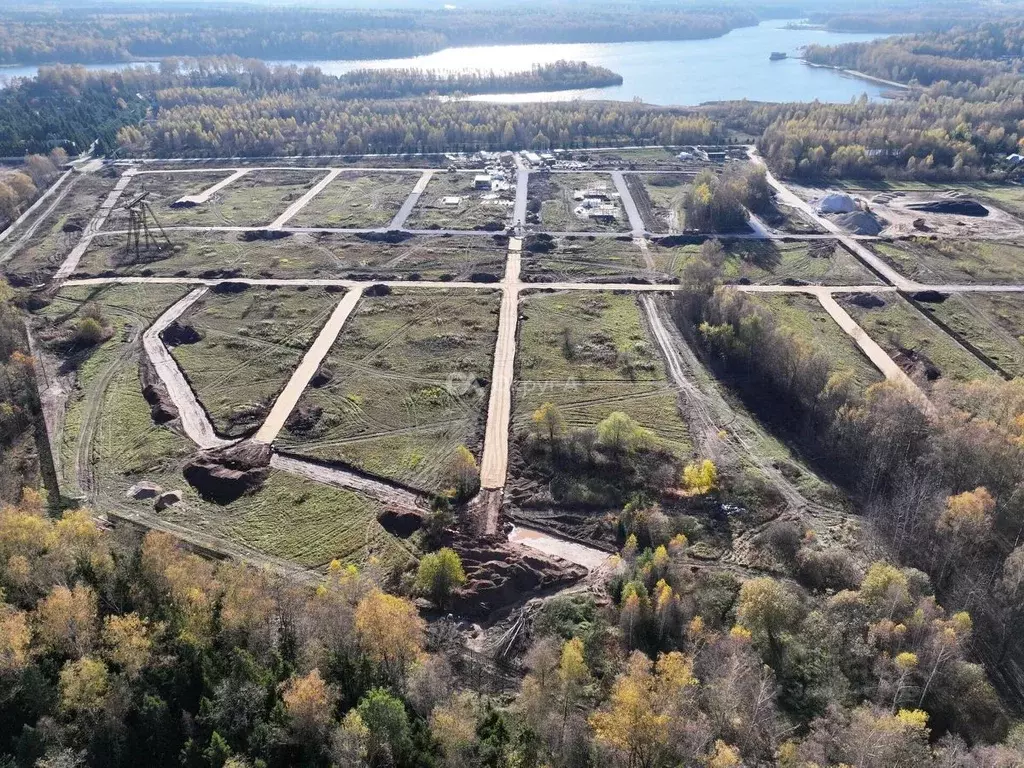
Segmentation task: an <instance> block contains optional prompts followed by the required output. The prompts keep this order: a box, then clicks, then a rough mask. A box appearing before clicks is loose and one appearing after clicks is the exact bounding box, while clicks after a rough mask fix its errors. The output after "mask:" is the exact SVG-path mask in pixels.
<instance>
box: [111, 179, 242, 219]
mask: <svg viewBox="0 0 1024 768" xmlns="http://www.w3.org/2000/svg"><path fill="white" fill-rule="evenodd" d="M230 175H231V171H223V172H216V173H210V172H201V173H140V174H136V175H135V176H134V177H132V180H131V181H130V182H128V186H127V187H125V190H124V193H123V194H122V195H121V199H120V200H119V201H118V205H117V207H115V208H114V210H112V211H111V212H110V216H108V217H107V221H106V224H104V226H103V228H104V229H106V230H108V231H110V230H120V229H127V228H128V212H127V211H126V210H125V209H124V208H122V207H121V206H122V205H124V204H125V203H127V202H129V201H131V200H133V199H134V198H136V197H138V196H139V195H141V194H143V193H145V194H146V202H148V203H149V204H150V206H151V207H152V208H153V213H154V215H155V216H156V218H157V221H159V222H160V224H162V225H163V226H165V227H172V226H187V225H191V224H194V223H196V222H198V221H199V220H200V219H201V218H202V217H203V216H205V215H206V214H205V213H204V210H205V208H206V206H197V207H195V208H172V207H171V206H172V205H173V204H174V203H176V202H177V201H178V200H180V199H181V198H183V197H185V196H186V195H198V194H199V193H200V192H202V191H204V190H206V189H209V188H210V187H212V186H213V185H214V184H216V183H217V182H220V181H223V180H224V179H226V178H227V177H228V176H230ZM242 178H245V177H244V176H243V177H242ZM239 181H241V179H239ZM211 202H212V201H211ZM208 205H210V203H207V206H208Z"/></svg>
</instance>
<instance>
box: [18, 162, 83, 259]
mask: <svg viewBox="0 0 1024 768" xmlns="http://www.w3.org/2000/svg"><path fill="white" fill-rule="evenodd" d="M74 173H75V170H74V169H73V168H72V169H71V170H70V171H65V172H64V174H62V175H61V176H60V178H58V179H57V180H56V181H55V182H53V184H51V185H50V188H49V189H47V190H46V191H45V192H43V194H42V195H40V196H39V199H38V200H36V201H35V202H34V203H32V205H31V206H29V207H28V208H27V209H26V210H25V212H24V213H23V214H21V216H19V217H18V218H17V219H15V220H14V221H13V222H12V223H11V224H10V226H8V227H7V229H5V230H4V231H3V232H0V243H3V242H6V240H7V238H9V237H10V236H11V233H12V232H13V231H14V230H16V229H17V228H18V227H19V226H21V225H22V224H23V223H24V222H25V221H26V220H28V218H29V217H30V216H32V215H33V214H34V213H35V212H36V211H37V210H39V208H40V207H41V206H42V204H43V203H45V202H46V201H47V200H49V199H50V198H53V201H52V202H51V203H50V205H48V206H47V207H46V210H45V211H43V212H42V213H41V214H39V216H38V217H36V220H35V221H34V222H32V226H31V227H29V228H28V229H26V230H25V231H24V232H23V233H22V234H21V237H19V238H18V240H17V242H15V243H14V245H12V246H11V247H10V248H8V249H7V250H6V251H5V252H4V253H3V255H0V264H3V263H4V262H5V261H7V260H9V259H10V258H11V257H12V256H13V255H14V254H15V253H17V252H18V250H19V249H21V247H22V246H23V245H24V244H25V241H26V240H28V239H29V238H30V237H32V235H33V234H34V233H35V231H36V230H37V229H38V228H39V225H40V224H41V223H42V222H43V220H44V219H45V218H46V217H47V216H49V215H50V214H51V213H53V210H54V208H56V207H57V206H58V205H60V202H61V201H62V200H63V199H64V197H65V195H67V193H68V190H69V189H70V188H71V185H72V184H74V179H72V180H71V182H70V183H69V184H67V185H65V184H64V182H66V181H67V180H68V179H69V178H70V177H71V176H72V175H73V174H74ZM58 190H59V191H60V194H59V195H57V194H56V193H57V191H58ZM55 195H56V196H55Z"/></svg>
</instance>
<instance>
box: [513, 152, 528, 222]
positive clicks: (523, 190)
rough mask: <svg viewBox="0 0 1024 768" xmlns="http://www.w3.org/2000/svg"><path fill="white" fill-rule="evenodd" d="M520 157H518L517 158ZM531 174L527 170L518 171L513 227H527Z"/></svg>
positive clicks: (520, 169)
mask: <svg viewBox="0 0 1024 768" xmlns="http://www.w3.org/2000/svg"><path fill="white" fill-rule="evenodd" d="M517 157H518V156H517ZM529 190H530V172H529V171H528V170H526V169H525V168H519V169H518V170H517V171H516V203H515V206H514V207H513V208H512V226H513V227H525V226H526V201H527V200H528V199H529V193H530V192H529Z"/></svg>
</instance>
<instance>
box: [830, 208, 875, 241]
mask: <svg viewBox="0 0 1024 768" xmlns="http://www.w3.org/2000/svg"><path fill="white" fill-rule="evenodd" d="M834 221H835V222H836V223H837V224H838V225H839V226H841V227H842V228H843V229H845V230H846V231H847V232H850V233H851V234H854V235H877V234H878V233H880V232H881V231H882V230H883V229H885V225H884V224H883V223H882V222H881V221H879V220H878V218H877V217H875V216H873V215H872V214H870V213H868V212H867V211H854V212H853V213H844V214H842V215H840V216H836V217H835V219H834Z"/></svg>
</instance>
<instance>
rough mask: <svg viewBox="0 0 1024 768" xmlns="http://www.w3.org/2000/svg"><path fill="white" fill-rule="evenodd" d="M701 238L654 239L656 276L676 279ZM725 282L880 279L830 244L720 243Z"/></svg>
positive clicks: (876, 281)
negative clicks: (663, 275) (673, 241)
mask: <svg viewBox="0 0 1024 768" xmlns="http://www.w3.org/2000/svg"><path fill="white" fill-rule="evenodd" d="M702 242H703V241H702V239H701V238H692V240H691V241H690V242H685V243H680V244H678V245H675V244H671V241H670V244H668V245H666V244H665V243H664V242H662V243H659V242H658V241H657V240H655V241H654V242H653V243H652V244H651V246H650V248H649V252H650V257H651V259H652V260H653V262H654V266H655V269H656V271H657V272H659V273H662V274H665V275H670V276H673V277H679V276H681V275H682V273H683V270H684V269H685V268H686V265H687V264H689V263H690V261H691V260H692V259H694V258H695V257H696V256H697V255H698V254H699V253H700V248H701V243H702ZM721 242H722V245H723V247H724V248H725V261H724V264H723V278H724V279H725V281H726V282H730V283H739V282H751V283H755V284H773V283H782V282H785V281H800V282H804V283H809V284H812V285H872V284H878V285H880V284H881V281H880V280H879V279H878V278H877V277H876V276H875V275H874V274H873V273H872V272H870V271H869V270H868V269H866V268H865V267H863V266H862V265H861V263H860V262H859V261H857V259H856V258H855V257H854V256H853V255H852V254H851V253H850V252H849V251H847V250H846V249H845V248H843V246H841V245H840V244H839V242H838V241H835V240H819V241H811V242H808V241H805V240H792V241H785V240H728V239H725V240H722V241H721Z"/></svg>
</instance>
